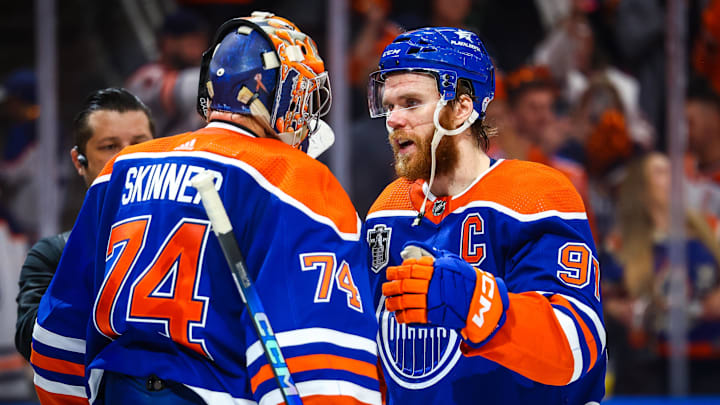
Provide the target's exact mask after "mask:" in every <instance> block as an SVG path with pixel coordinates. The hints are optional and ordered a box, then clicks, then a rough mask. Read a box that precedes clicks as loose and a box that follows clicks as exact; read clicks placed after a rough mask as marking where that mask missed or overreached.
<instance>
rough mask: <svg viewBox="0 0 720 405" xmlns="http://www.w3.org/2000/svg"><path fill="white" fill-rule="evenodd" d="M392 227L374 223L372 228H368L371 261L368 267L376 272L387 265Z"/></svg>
mask: <svg viewBox="0 0 720 405" xmlns="http://www.w3.org/2000/svg"><path fill="white" fill-rule="evenodd" d="M391 231H392V228H388V227H386V226H385V225H382V224H379V225H375V226H374V227H373V228H372V229H368V233H367V242H368V245H370V254H371V255H372V262H371V265H370V267H371V268H372V270H373V271H374V272H375V273H377V272H379V271H380V270H381V269H382V268H383V267H385V266H387V264H388V260H389V258H390V233H391Z"/></svg>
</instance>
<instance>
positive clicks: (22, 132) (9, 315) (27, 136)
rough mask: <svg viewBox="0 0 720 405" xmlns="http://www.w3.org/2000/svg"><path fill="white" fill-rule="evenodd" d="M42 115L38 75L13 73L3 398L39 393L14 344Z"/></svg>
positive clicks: (5, 105)
mask: <svg viewBox="0 0 720 405" xmlns="http://www.w3.org/2000/svg"><path fill="white" fill-rule="evenodd" d="M38 115H39V109H38V106H37V104H36V99H35V74H34V73H33V72H32V71H31V70H27V69H21V70H16V71H14V72H12V73H10V74H9V75H8V76H7V78H6V79H5V81H4V82H3V83H2V86H0V159H1V160H0V402H5V401H28V400H31V399H33V398H34V393H33V389H32V384H30V383H29V381H28V378H27V374H28V373H29V370H28V368H29V367H27V363H26V362H25V361H24V360H23V359H22V357H21V356H20V355H19V354H18V353H16V352H15V350H14V347H13V334H12V324H13V323H14V321H15V302H14V301H13V297H15V295H16V294H17V283H16V281H17V277H18V274H19V269H20V265H21V264H22V262H23V258H24V257H25V252H27V248H28V246H29V242H30V239H31V236H29V235H32V234H34V233H35V232H34V231H35V230H36V229H37V222H36V221H35V220H36V218H37V214H36V212H35V210H34V208H35V206H34V205H33V202H34V200H35V199H36V198H37V187H35V179H36V178H37V173H36V169H35V167H34V163H35V162H36V161H37V148H36V142H35V141H36V128H35V125H36V120H37V118H38ZM35 166H36V165H35Z"/></svg>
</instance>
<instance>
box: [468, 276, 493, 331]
mask: <svg viewBox="0 0 720 405" xmlns="http://www.w3.org/2000/svg"><path fill="white" fill-rule="evenodd" d="M480 283H481V286H482V287H481V288H480V292H481V295H480V300H479V302H480V308H479V309H478V312H477V313H476V314H475V315H473V317H472V321H473V323H474V324H475V325H477V327H478V328H481V327H482V326H483V324H484V323H485V312H488V311H489V310H490V307H491V306H492V299H493V296H495V281H494V280H493V279H492V278H491V277H490V276H488V275H487V274H485V273H483V275H482V279H481V280H480Z"/></svg>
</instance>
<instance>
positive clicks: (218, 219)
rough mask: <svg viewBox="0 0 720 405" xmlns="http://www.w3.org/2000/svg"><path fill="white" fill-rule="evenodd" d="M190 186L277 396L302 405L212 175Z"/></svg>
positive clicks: (203, 175) (204, 175) (206, 174)
mask: <svg viewBox="0 0 720 405" xmlns="http://www.w3.org/2000/svg"><path fill="white" fill-rule="evenodd" d="M191 183H192V185H193V187H195V188H196V189H197V190H198V192H199V193H200V199H201V201H202V204H203V207H205V212H206V213H207V215H208V218H210V223H211V224H212V228H213V231H214V232H215V236H217V238H218V242H220V247H221V248H222V251H223V254H224V255H225V260H227V263H228V266H230V269H231V271H232V275H233V278H234V279H235V285H237V287H238V291H239V292H240V296H241V297H242V300H243V302H244V303H245V307H246V308H247V310H248V313H249V314H250V317H251V318H252V320H253V327H254V328H255V333H257V335H258V338H259V339H260V343H261V344H262V347H263V351H264V352H265V357H266V358H267V360H268V364H269V365H270V368H271V369H272V371H273V374H274V375H275V380H276V381H277V384H278V386H279V387H280V393H281V394H282V396H283V399H284V400H285V403H286V404H288V405H302V400H301V399H300V395H299V394H298V391H297V388H296V387H295V383H294V382H293V380H292V377H291V376H290V370H288V367H287V364H285V358H284V357H283V355H282V353H281V352H280V346H279V345H278V342H277V339H275V334H274V333H273V330H272V328H271V327H270V320H269V319H268V317H267V315H265V309H264V308H263V305H262V302H261V301H260V296H259V295H258V293H257V290H256V289H255V286H254V285H253V283H252V281H251V280H250V277H249V276H248V272H247V267H246V265H245V259H244V258H243V256H242V253H241V252H240V248H239V247H238V244H237V240H236V239H235V234H234V233H233V229H232V225H231V224H230V218H228V215H227V212H226V211H225V207H224V206H223V203H222V200H220V195H219V194H218V192H217V190H215V183H214V182H213V175H212V174H211V173H210V172H208V171H204V172H202V173H200V174H198V175H196V176H195V177H193V179H192V180H191Z"/></svg>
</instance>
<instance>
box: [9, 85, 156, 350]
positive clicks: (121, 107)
mask: <svg viewBox="0 0 720 405" xmlns="http://www.w3.org/2000/svg"><path fill="white" fill-rule="evenodd" d="M72 130H73V136H74V140H75V146H74V147H73V148H72V150H71V151H70V157H71V158H72V161H73V165H75V169H76V170H77V172H78V174H79V175H80V176H81V177H83V179H84V180H85V184H86V185H87V186H90V184H92V182H93V181H94V180H95V177H97V175H98V173H100V171H101V170H102V168H103V166H105V163H107V162H108V161H109V160H110V159H111V158H112V157H113V156H115V154H116V153H118V152H120V151H121V150H122V149H123V148H124V147H126V146H129V145H134V144H137V143H141V142H145V141H148V140H150V139H152V138H153V137H154V135H155V125H154V122H153V119H152V117H151V116H150V110H149V109H148V107H147V106H146V105H145V104H143V102H142V101H140V99H138V98H137V97H135V95H133V94H132V93H130V92H129V91H127V90H125V89H122V88H107V89H102V90H98V91H96V92H94V93H92V94H91V95H90V96H89V97H88V98H87V100H86V101H85V104H84V105H83V108H82V109H81V110H80V112H79V113H78V115H77V116H76V117H75V120H74V121H73V128H72ZM69 234H70V231H68V232H64V233H61V234H59V235H55V236H50V237H47V238H43V239H41V240H39V241H38V242H37V243H36V244H35V245H34V246H33V247H32V248H31V249H30V251H29V252H28V255H27V258H26V259H25V263H24V264H23V267H22V270H21V272H20V281H19V284H20V292H19V293H18V296H17V300H16V301H17V303H18V318H17V323H16V325H15V347H16V348H17V350H18V352H20V354H22V355H23V357H25V359H27V360H30V353H31V351H32V350H31V348H30V343H31V341H32V331H33V326H34V325H35V318H36V317H37V311H38V305H40V299H41V298H42V296H43V294H44V293H45V290H47V288H48V285H50V280H52V277H53V275H54V274H55V269H56V268H57V266H58V264H59V263H60V256H62V252H63V248H64V247H65V242H67V237H68V235H69Z"/></svg>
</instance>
